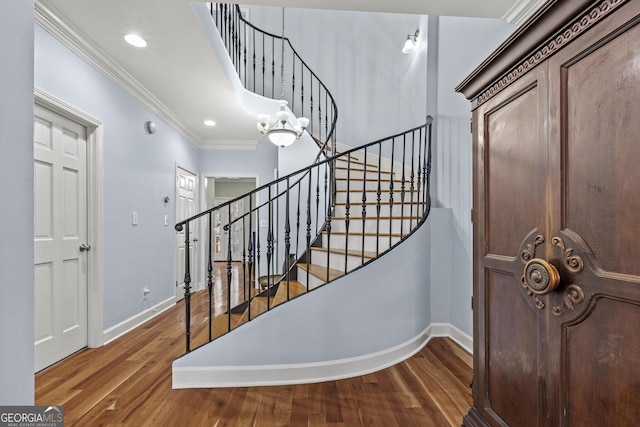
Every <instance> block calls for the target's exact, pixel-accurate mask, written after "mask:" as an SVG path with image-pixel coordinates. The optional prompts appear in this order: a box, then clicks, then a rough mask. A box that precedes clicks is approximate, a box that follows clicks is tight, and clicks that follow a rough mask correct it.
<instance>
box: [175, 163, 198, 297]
mask: <svg viewBox="0 0 640 427" xmlns="http://www.w3.org/2000/svg"><path fill="white" fill-rule="evenodd" d="M197 188H198V179H197V176H196V174H195V173H193V172H191V171H189V170H187V169H186V168H184V167H181V166H176V222H180V221H183V220H185V219H187V218H190V217H192V216H194V215H195V214H196V209H197V206H198V200H197V197H198V191H197ZM185 233H186V229H183V230H182V231H179V232H178V233H177V234H176V266H177V268H176V274H177V277H176V301H179V300H181V299H182V298H184V278H185V277H184V276H185V270H186V269H185V266H186V264H185V250H186V245H185ZM197 236H198V230H197V221H196V222H195V223H194V224H193V225H192V226H190V227H189V271H190V275H191V280H192V282H191V284H190V285H191V290H192V291H195V290H197V275H196V271H197V270H196V254H197V253H198V251H197V247H198V238H197Z"/></svg>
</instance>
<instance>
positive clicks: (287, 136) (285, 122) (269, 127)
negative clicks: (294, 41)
mask: <svg viewBox="0 0 640 427" xmlns="http://www.w3.org/2000/svg"><path fill="white" fill-rule="evenodd" d="M280 41H281V46H282V54H281V62H280V84H281V92H280V101H279V102H280V110H279V111H278V113H277V114H276V119H275V121H273V122H271V117H269V115H268V114H260V115H258V130H259V131H260V133H261V134H262V135H266V136H267V138H269V141H271V142H272V143H274V144H275V145H277V146H279V147H288V146H289V145H291V144H293V143H294V142H295V140H296V139H298V138H300V136H301V135H302V133H303V132H304V130H305V129H306V128H307V126H308V125H309V119H307V118H306V117H298V119H297V121H296V123H295V124H292V123H291V122H290V121H289V119H290V118H291V113H289V111H288V110H287V101H285V100H284V99H283V98H284V7H283V8H282V37H281V38H280Z"/></svg>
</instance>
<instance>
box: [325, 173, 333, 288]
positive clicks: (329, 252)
mask: <svg viewBox="0 0 640 427" xmlns="http://www.w3.org/2000/svg"><path fill="white" fill-rule="evenodd" d="M327 169H329V163H325V164H324V192H325V197H324V200H325V208H326V210H327V218H326V230H327V282H328V281H329V277H330V276H329V270H330V268H331V214H332V212H331V203H330V200H329V194H328V193H327V180H328V177H327V172H328V171H327Z"/></svg>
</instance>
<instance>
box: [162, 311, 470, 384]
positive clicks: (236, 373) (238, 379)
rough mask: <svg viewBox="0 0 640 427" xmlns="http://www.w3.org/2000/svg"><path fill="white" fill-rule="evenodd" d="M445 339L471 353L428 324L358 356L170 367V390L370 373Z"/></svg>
mask: <svg viewBox="0 0 640 427" xmlns="http://www.w3.org/2000/svg"><path fill="white" fill-rule="evenodd" d="M445 336H446V337H449V338H451V339H452V340H454V341H455V342H457V343H458V344H460V345H461V346H462V347H463V348H464V349H465V350H466V351H468V352H469V353H471V350H470V349H471V348H472V347H473V346H472V345H471V337H470V336H468V335H467V334H465V333H464V332H462V331H461V330H459V329H458V328H456V327H455V326H453V325H451V324H448V323H432V324H431V325H429V326H428V327H427V328H426V329H425V330H424V331H422V332H421V333H420V334H418V335H417V336H416V337H414V338H412V339H410V340H408V341H406V342H404V343H402V344H400V345H397V346H395V347H392V348H390V349H387V350H383V351H379V352H376V353H372V354H367V355H363V356H358V357H351V358H347V359H340V360H332V361H328V362H317V363H300V364H291V365H257V366H204V367H176V366H175V363H174V366H173V367H172V370H173V379H172V387H173V388H174V389H185V388H218V387H253V386H274V385H291V384H309V383H317V382H323V381H334V380H340V379H344V378H352V377H356V376H360V375H366V374H370V373H372V372H376V371H379V370H381V369H385V368H388V367H390V366H393V365H395V364H397V363H400V362H402V361H404V360H406V359H408V358H410V357H411V356H413V355H414V354H416V353H418V352H419V351H420V350H421V349H422V348H423V347H424V346H425V345H427V343H428V342H429V341H430V340H431V339H432V338H435V337H445Z"/></svg>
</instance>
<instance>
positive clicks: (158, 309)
mask: <svg viewBox="0 0 640 427" xmlns="http://www.w3.org/2000/svg"><path fill="white" fill-rule="evenodd" d="M175 302H176V298H175V297H171V298H167V299H166V300H164V301H162V302H160V303H158V304H156V305H154V306H153V307H150V308H148V309H146V310H144V311H142V312H140V313H138V314H136V315H135V316H133V317H130V318H128V319H127V320H125V321H123V322H120V323H118V324H117V325H115V326H112V327H110V328H109V329H106V330H105V331H104V332H103V343H104V344H103V345H106V344H109V343H110V342H111V341H113V340H115V339H116V338H119V337H121V336H122V335H124V334H126V333H127V332H129V331H131V330H133V329H135V328H137V327H138V326H140V325H142V324H143V323H144V322H146V321H147V320H149V319H152V318H153V317H155V316H157V315H158V314H160V313H162V312H163V311H165V310H167V309H169V308H171V307H173V305H174V304H175Z"/></svg>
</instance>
